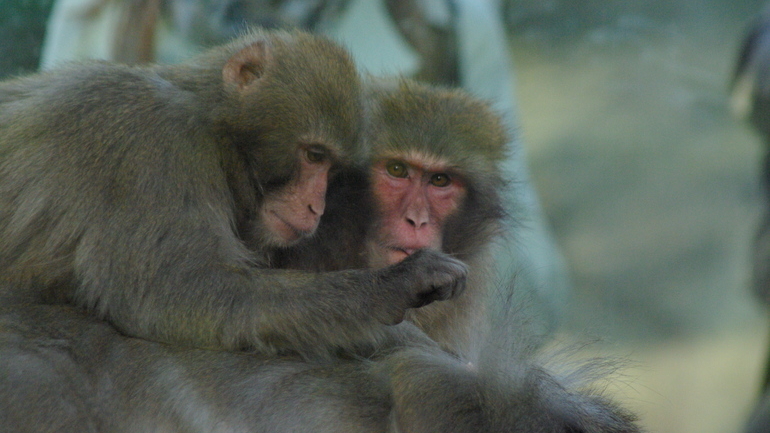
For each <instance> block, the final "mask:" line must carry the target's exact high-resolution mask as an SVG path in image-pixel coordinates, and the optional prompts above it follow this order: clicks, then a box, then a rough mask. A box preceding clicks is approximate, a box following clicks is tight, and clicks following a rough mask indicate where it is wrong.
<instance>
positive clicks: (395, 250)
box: [385, 246, 417, 265]
mask: <svg viewBox="0 0 770 433" xmlns="http://www.w3.org/2000/svg"><path fill="white" fill-rule="evenodd" d="M385 248H386V250H387V256H388V259H387V260H388V264H391V265H392V264H395V263H398V262H400V261H401V260H404V259H405V258H407V257H409V256H411V255H412V254H414V252H415V251H417V248H403V247H396V246H386V247H385Z"/></svg>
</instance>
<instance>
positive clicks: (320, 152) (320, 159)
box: [260, 144, 332, 247]
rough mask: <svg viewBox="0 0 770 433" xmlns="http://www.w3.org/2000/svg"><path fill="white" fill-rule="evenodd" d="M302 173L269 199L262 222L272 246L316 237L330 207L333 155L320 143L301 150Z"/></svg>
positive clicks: (264, 205)
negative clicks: (314, 234) (328, 206)
mask: <svg viewBox="0 0 770 433" xmlns="http://www.w3.org/2000/svg"><path fill="white" fill-rule="evenodd" d="M296 152H297V159H298V171H297V174H296V175H295V177H294V178H293V179H292V180H291V181H290V182H289V183H288V184H286V185H285V186H283V187H282V188H280V189H278V190H277V191H274V192H271V193H269V194H267V195H266V196H265V199H264V202H263V203H262V206H261V209H260V217H261V218H260V220H261V221H262V224H263V225H264V229H265V232H266V235H265V242H266V244H268V245H269V246H276V247H285V246H290V245H292V244H294V243H296V242H297V241H299V240H300V239H302V238H304V237H307V236H310V235H312V234H313V233H314V232H315V230H316V228H318V223H319V221H320V220H321V215H323V213H324V210H325V208H326V187H327V185H328V179H329V170H330V169H331V167H332V156H331V154H330V152H329V151H328V149H326V148H325V147H324V146H322V145H319V144H313V145H304V146H300V147H299V148H298V149H297V151H296Z"/></svg>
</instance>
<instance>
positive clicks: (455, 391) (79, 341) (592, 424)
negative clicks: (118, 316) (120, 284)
mask: <svg viewBox="0 0 770 433" xmlns="http://www.w3.org/2000/svg"><path fill="white" fill-rule="evenodd" d="M366 95H367V98H366V107H367V109H366V113H367V117H368V118H369V119H370V120H369V124H368V125H367V126H366V128H365V131H366V133H365V134H366V136H368V138H367V143H368V144H369V146H370V147H371V148H372V153H371V156H370V166H371V168H370V170H369V172H368V173H367V174H366V175H363V176H361V173H354V174H353V175H350V176H349V177H347V178H342V177H338V178H336V179H335V181H333V182H332V184H330V192H331V191H332V190H331V187H332V185H333V184H334V182H337V183H339V184H340V185H339V186H342V187H344V186H346V185H347V186H351V185H353V186H355V185H358V184H359V183H363V182H366V183H367V184H368V187H369V188H370V189H371V190H372V191H374V193H373V194H363V198H364V199H365V198H367V197H368V198H369V199H370V200H372V201H373V202H372V203H370V204H369V205H365V206H364V207H363V209H364V211H366V212H369V211H373V212H374V213H373V214H372V215H374V221H375V223H374V224H372V225H365V224H364V225H361V226H353V227H352V228H351V225H350V224H348V223H349V222H356V221H357V220H356V219H355V218H348V216H349V215H348V214H347V212H350V213H353V212H356V211H357V210H359V209H360V208H359V207H356V206H351V207H348V208H344V207H343V208H341V209H340V211H338V212H335V213H334V215H335V219H332V220H330V221H322V222H321V224H320V226H319V229H318V236H317V237H314V238H311V239H306V240H303V241H301V242H298V243H297V244H296V245H294V246H292V247H290V248H288V249H285V250H283V251H282V252H283V253H285V256H283V257H281V259H282V260H283V265H285V266H297V267H299V266H301V265H302V263H303V261H308V260H315V259H314V258H313V257H312V256H309V255H308V253H309V252H311V250H312V243H313V242H316V243H322V244H324V245H329V242H331V241H334V240H337V242H340V243H343V241H342V240H339V235H343V234H345V233H346V230H354V231H357V230H360V229H361V227H363V228H364V229H365V233H366V236H367V238H365V239H364V240H362V241H361V242H359V244H360V245H359V247H358V249H359V250H360V251H350V252H349V253H351V254H350V256H349V257H348V258H346V257H345V256H346V255H347V254H343V255H338V256H336V257H335V258H336V260H338V263H335V262H334V260H333V259H329V260H328V261H325V262H321V265H318V266H319V267H321V268H323V267H325V266H342V263H343V262H345V261H349V262H350V263H354V262H359V264H360V265H361V266H374V265H377V264H378V263H379V264H380V265H381V266H385V268H387V267H388V266H393V264H392V263H393V262H395V263H401V262H403V261H405V260H408V257H411V256H413V255H414V254H417V252H416V251H412V249H413V248H414V249H415V250H417V249H418V248H422V247H425V246H430V247H431V248H434V249H435V248H441V249H443V250H445V251H451V252H452V253H453V254H455V255H456V256H458V257H462V258H463V259H465V260H467V261H468V262H469V263H474V261H475V260H474V256H475V255H477V254H480V253H481V252H483V251H484V249H485V245H484V244H485V243H487V242H488V241H489V238H491V237H493V236H494V233H495V232H496V230H497V229H496V227H495V226H496V225H497V221H498V219H499V218H500V217H501V214H500V212H501V211H500V209H499V208H498V206H497V203H498V201H499V200H498V199H496V198H495V195H494V192H495V189H496V188H497V187H499V186H500V185H501V184H503V180H502V179H501V177H500V174H499V172H498V171H497V168H496V166H497V164H498V163H499V161H500V160H501V158H502V155H503V154H504V152H505V151H506V147H507V146H506V145H505V143H507V139H506V138H505V134H504V130H503V129H502V127H501V126H500V125H499V123H497V120H496V118H495V117H494V116H493V115H492V112H491V110H489V107H487V106H485V105H484V104H483V103H481V102H479V101H476V100H474V99H472V98H469V97H468V96H466V95H465V94H464V93H463V92H461V91H459V90H436V89H432V88H429V87H427V86H421V85H418V84H415V83H411V82H409V81H404V80H401V81H396V82H395V84H393V83H392V82H389V83H384V84H380V83H374V84H372V85H371V87H370V88H369V90H368V91H367V92H366ZM402 182H407V183H408V184H409V185H407V186H404V184H403V183H402ZM487 188H492V190H491V191H488V190H487ZM334 191H336V192H337V193H339V192H345V191H346V190H345V189H344V188H335V189H334ZM348 192H349V194H350V195H347V196H346V197H348V198H349V197H355V194H362V193H361V190H360V189H357V188H350V190H349V191H348ZM487 193H492V195H491V196H487ZM421 195H422V197H421ZM476 196H480V197H476ZM345 203H347V201H346V200H339V201H337V200H336V199H334V195H332V194H330V200H329V203H328V204H329V206H330V209H329V214H328V215H332V212H331V206H333V205H337V206H343V205H344V204H345ZM401 204H405V206H400V205H401ZM370 205H371V206H372V207H373V208H374V209H370V210H367V207H368V206H370ZM427 211H431V212H427ZM424 212H427V214H426V213H424ZM420 215H422V216H423V217H425V218H424V220H423V222H424V223H425V224H418V222H419V219H418V216H420ZM326 216H327V214H325V215H324V217H323V218H326ZM353 216H355V215H353ZM418 225H419V227H418ZM410 227H411V228H412V230H411V231H408V230H407V229H409V228H410ZM418 228H419V229H425V230H427V236H426V233H425V232H422V231H420V230H417V229H418ZM332 229H333V230H332ZM450 230H453V231H454V232H451V233H450ZM388 231H393V233H390V234H388ZM335 236H337V237H335ZM404 239H408V240H410V241H411V242H412V244H410V243H404ZM352 244H353V243H351V245H352ZM290 253H291V254H290ZM316 253H317V254H318V257H322V258H327V257H326V254H325V252H324V251H323V250H320V251H316ZM407 256H408V257H407ZM306 265H307V264H306ZM308 266H309V265H308ZM471 270H473V268H472V267H471ZM480 293H483V292H474V288H473V287H471V286H470V284H469V287H468V288H467V289H466V290H465V291H464V292H463V293H462V294H460V295H459V296H458V297H456V298H453V299H451V300H446V301H441V302H435V303H433V304H430V305H428V306H424V307H421V308H420V309H416V310H415V311H412V312H410V313H409V314H413V313H414V314H416V313H419V312H420V311H422V310H423V309H425V308H428V307H431V306H433V305H442V304H444V305H446V304H451V303H453V302H457V301H459V300H460V299H462V298H463V297H465V296H468V295H476V296H479V294H480ZM461 305H462V306H463V308H465V307H467V306H469V305H471V306H472V305H474V304H467V303H463V304H461ZM509 307H511V306H509ZM507 310H509V311H510V312H511V313H510V314H512V315H513V314H515V312H516V311H517V310H516V309H515V308H510V309H507ZM446 313H447V314H449V315H450V316H455V315H457V314H459V308H458V309H448V310H447V311H446ZM433 314H436V312H434V313H433ZM431 316H432V315H431ZM431 316H429V317H431ZM447 319H448V320H449V321H452V320H455V319H457V317H448V318H447ZM413 320H414V323H416V324H418V325H419V326H421V327H423V328H424V329H425V331H426V332H428V333H431V332H432V330H433V326H432V325H434V324H433V323H432V322H431V321H429V320H423V321H421V320H419V319H417V318H415V319H413ZM439 323H441V321H439ZM459 323H463V321H462V320H461V321H459ZM403 325H406V324H405V323H402V324H399V325H398V326H403ZM509 325H510V324H509ZM439 328H440V327H439ZM485 332H487V334H486V335H485V338H484V339H483V340H484V342H483V343H482V344H481V346H482V347H481V349H480V353H481V356H479V357H478V358H477V359H476V360H474V361H473V362H471V363H469V362H468V360H467V359H466V358H463V357H462V356H458V355H457V354H456V353H450V352H448V351H446V350H444V349H442V348H440V347H437V346H435V345H403V346H398V347H391V348H388V349H387V350H386V351H384V352H382V353H378V354H374V355H373V356H370V357H368V358H362V357H341V358H338V359H335V360H333V361H332V362H328V361H318V360H307V359H302V358H300V357H298V356H296V355H295V354H285V355H282V356H266V355H264V354H249V353H242V352H241V353H231V352H221V351H207V350H199V349H190V348H183V347H178V346H171V345H164V344H159V343H155V342H151V341H146V340H142V339H136V338H130V337H126V336H122V335H120V334H118V333H117V332H116V331H115V330H114V329H113V328H112V327H110V326H107V325H106V324H104V323H102V322H99V321H97V320H94V319H93V318H91V317H89V316H87V315H86V314H83V313H82V312H81V311H77V310H75V309H73V308H72V307H70V306H60V305H55V306H28V305H25V306H21V307H19V308H5V309H0V343H1V344H0V359H4V360H5V362H3V363H0V416H1V417H2V418H4V419H5V420H7V421H9V422H8V423H6V424H5V425H9V426H12V428H13V430H14V431H17V432H27V431H36V432H37V431H46V430H45V429H46V428H50V429H51V430H52V431H101V432H132V431H189V432H195V431H201V432H204V431H245V432H249V431H254V432H265V433H266V432H294V431H296V432H299V431H314V432H367V433H368V432H372V433H374V432H382V433H384V432H394V431H409V432H417V433H423V432H426V433H427V432H511V431H513V432H530V431H547V432H577V431H579V432H583V431H585V432H601V433H636V432H638V431H639V430H638V428H637V427H636V425H635V423H634V417H633V415H632V414H630V413H628V412H626V411H624V410H623V409H621V408H619V407H618V406H617V405H615V404H614V403H612V402H611V401H609V400H607V399H605V398H603V397H601V396H600V395H595V394H593V393H591V392H587V391H581V390H579V389H576V388H573V387H572V386H571V385H570V384H569V383H568V382H566V381H564V380H563V379H560V378H559V377H557V376H555V375H554V374H551V373H549V372H548V371H546V370H545V369H544V368H543V367H542V366H541V365H540V364H539V363H538V362H537V361H536V360H535V359H534V358H532V357H531V356H530V354H528V351H529V350H530V348H531V347H532V346H531V345H529V344H526V342H525V340H526V338H525V337H524V338H522V339H521V340H522V341H516V342H511V343H512V344H510V345H509V349H510V350H511V351H513V353H502V352H505V351H504V350H497V349H493V348H492V347H491V346H494V347H500V346H502V345H505V344H506V343H509V342H507V341H500V339H499V338H498V337H499V336H498V335H493V334H494V333H489V332H488V330H485ZM435 335H438V336H439V337H440V336H441V335H442V333H441V332H437V333H435ZM507 335H508V334H507V333H502V336H503V337H505V336H507ZM503 339H505V338H503ZM488 346H489V347H488ZM485 349H489V350H485ZM59 358H64V361H62V360H60V359H59ZM33 361H34V362H33ZM508 362H512V363H515V364H514V365H512V366H509V367H508V366H505V364H506V363H508ZM497 364H503V365H497ZM30 370H33V371H34V372H36V373H37V374H36V375H35V377H34V379H35V380H34V381H30V380H28V379H27V376H28V375H29V374H32V373H30ZM70 385H71V386H70ZM29 401H36V402H38V404H37V405H29V404H27V402H29ZM49 418H50V420H49ZM0 419H1V418H0ZM49 426H55V428H53V427H49Z"/></svg>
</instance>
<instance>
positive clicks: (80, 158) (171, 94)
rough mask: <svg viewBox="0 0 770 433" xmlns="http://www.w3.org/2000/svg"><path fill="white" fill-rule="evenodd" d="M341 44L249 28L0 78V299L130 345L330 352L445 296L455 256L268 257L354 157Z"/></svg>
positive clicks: (351, 100) (355, 85) (303, 230)
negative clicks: (175, 52) (82, 320)
mask: <svg viewBox="0 0 770 433" xmlns="http://www.w3.org/2000/svg"><path fill="white" fill-rule="evenodd" d="M360 92H361V89H360V84H359V78H358V75H357V71H356V70H355V68H354V66H353V64H352V61H351V59H350V57H349V56H348V54H347V52H346V51H344V50H343V49H341V48H339V47H338V46H337V45H335V44H333V43H331V42H330V41H329V40H327V39H325V38H322V37H318V36H312V35H310V34H307V33H302V32H293V33H290V32H273V33H270V32H255V33H252V34H250V35H247V36H245V37H244V38H242V39H240V40H237V41H235V42H233V43H232V44H230V45H226V46H224V47H222V48H216V49H213V50H211V51H209V52H207V53H205V54H203V55H201V56H200V57H198V58H196V59H194V60H192V61H191V62H190V63H186V64H182V65H176V66H150V67H128V66H121V65H113V64H108V63H102V62H97V63H90V64H84V65H75V66H72V67H69V68H64V69H61V70H58V71H52V72H48V73H42V74H38V75H32V76H29V77H23V78H19V79H15V80H10V81H6V82H4V83H2V84H0V158H1V159H0V275H2V277H0V278H2V279H1V280H0V299H1V300H2V301H3V302H15V303H18V302H31V303H57V302H71V303H74V304H75V305H77V306H80V307H83V308H86V309H87V310H89V311H91V312H92V313H93V314H95V315H96V316H97V317H100V318H104V319H106V320H107V321H108V322H109V323H111V324H112V325H113V326H115V327H116V328H117V329H118V330H119V331H120V332H123V333H125V334H127V335H130V336H134V337H141V338H146V339H150V340H154V341H159V342H166V343H172V344H177V345H183V346H192V347H201V348H212V349H220V350H242V349H249V350H253V351H257V352H262V353H271V354H275V353H281V352H284V351H295V352H298V353H300V354H302V355H304V356H307V357H316V356H317V357H326V356H334V354H335V353H336V352H337V351H339V350H344V349H345V348H346V347H350V346H355V345H357V344H363V343H366V342H376V341H377V340H379V339H382V338H387V336H388V335H389V333H390V332H395V331H393V329H394V327H389V326H385V325H392V324H396V323H399V322H400V321H402V320H403V318H404V315H405V314H406V310H408V309H410V308H417V307H420V306H423V305H426V304H428V303H430V302H432V301H435V300H440V299H447V298H451V297H453V296H456V295H458V294H459V293H460V292H461V291H462V290H463V288H464V286H465V276H466V272H467V268H466V266H465V265H464V264H463V263H462V262H461V261H460V260H458V259H455V258H452V257H449V256H448V255H446V254H442V253H440V252H438V251H436V250H430V249H424V250H421V251H419V252H417V253H416V254H413V255H412V256H410V257H409V259H408V260H404V261H402V262H400V263H398V264H395V265H393V266H391V267H387V268H382V269H350V270H340V271H336V272H328V273H318V272H304V271H295V270H288V269H275V268H272V267H271V264H270V263H271V260H272V259H271V256H272V255H273V254H274V253H275V252H276V251H277V250H280V249H282V248H286V247H289V246H291V245H292V244H294V243H296V242H298V241H300V240H301V239H302V238H304V237H307V236H310V235H311V234H312V233H313V232H315V229H316V228H317V226H318V222H319V218H320V216H321V215H322V214H323V213H324V210H325V193H326V187H327V183H328V178H329V176H333V175H334V173H335V171H336V170H337V168H336V167H337V166H345V165H347V164H353V162H352V161H354V160H355V159H356V158H360V156H357V155H358V154H359V153H360V152H362V149H360V146H361V145H360V143H359V140H360V139H361V137H360V135H361V128H362V127H363V126H362V124H361V122H362V118H363V117H362V111H361V110H362V103H361V94H360Z"/></svg>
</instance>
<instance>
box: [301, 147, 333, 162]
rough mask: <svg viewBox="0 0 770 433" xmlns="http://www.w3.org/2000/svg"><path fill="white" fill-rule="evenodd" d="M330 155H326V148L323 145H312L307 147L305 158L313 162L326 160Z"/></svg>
mask: <svg viewBox="0 0 770 433" xmlns="http://www.w3.org/2000/svg"><path fill="white" fill-rule="evenodd" d="M327 157H328V156H327V155H326V149H324V148H323V147H321V146H311V147H308V148H307V149H305V158H307V160H308V161H309V162H312V163H319V162H324V161H326V158H327Z"/></svg>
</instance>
